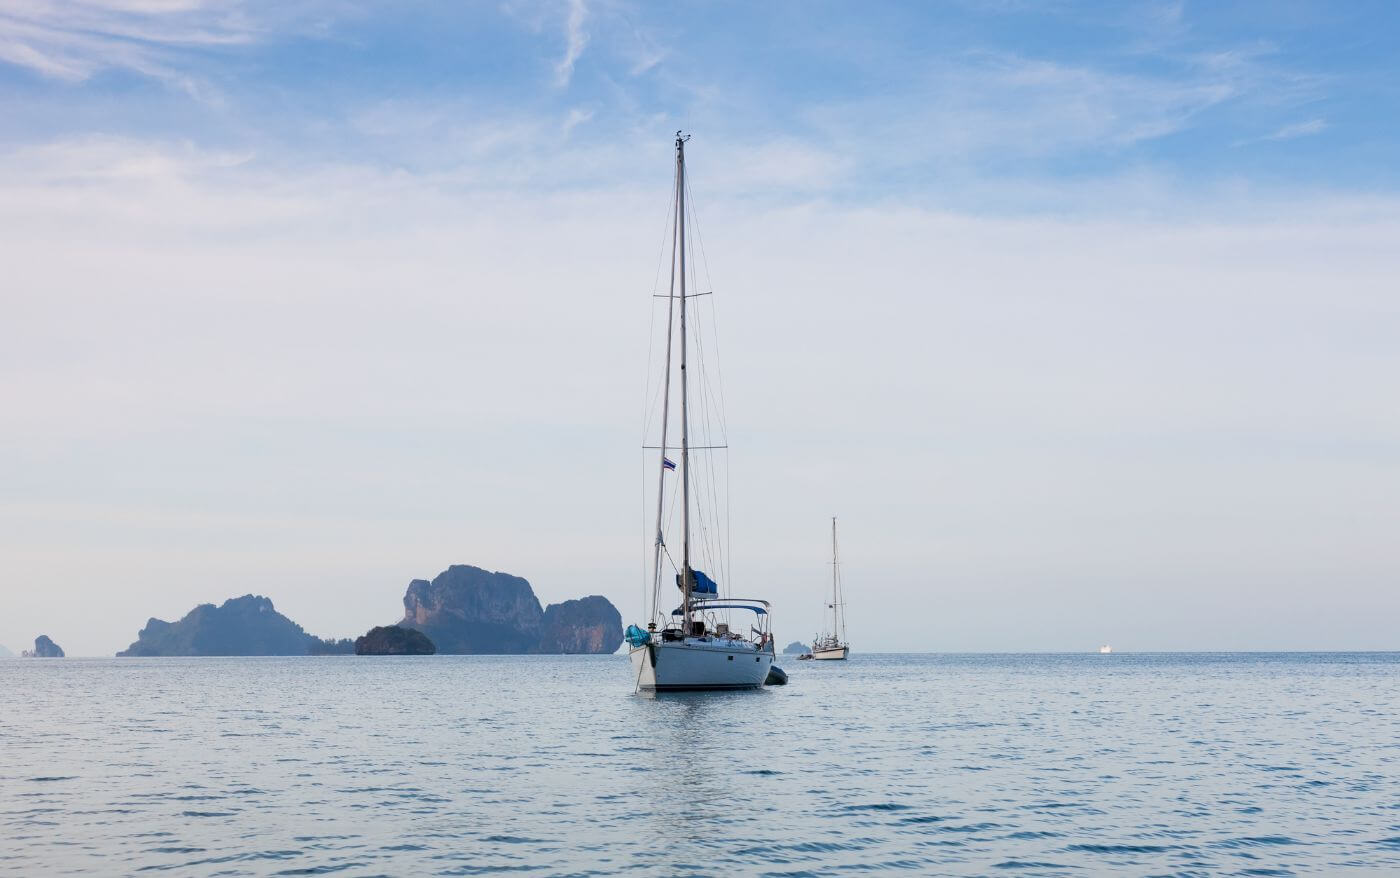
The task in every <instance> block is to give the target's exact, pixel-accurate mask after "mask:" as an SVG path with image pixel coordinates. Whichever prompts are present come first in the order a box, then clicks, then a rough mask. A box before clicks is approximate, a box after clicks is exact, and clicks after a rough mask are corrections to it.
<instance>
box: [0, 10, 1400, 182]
mask: <svg viewBox="0 0 1400 878" xmlns="http://www.w3.org/2000/svg"><path fill="white" fill-rule="evenodd" d="M1396 26H1397V25H1396V12H1395V10H1394V9H1393V7H1392V6H1390V5H1388V4H1384V3H1349V4H1345V5H1344V6H1340V7H1338V6H1336V5H1335V4H1322V3H1303V2H1281V3H1272V2H1271V3H1254V4H1250V3H1243V4H1204V3H1196V4H1192V3H1185V2H1164V3H1128V4H1116V3H1109V4H1088V3H1058V2H1052V3H1019V2H987V3H979V2H944V3H926V4H861V5H860V6H859V7H856V6H852V5H845V4H811V3H801V4H799V3H768V4H747V3H732V4H725V3H705V4H692V5H682V6H678V7H675V8H671V7H667V8H659V7H652V6H647V5H629V4H622V3H583V4H570V3H542V4H537V3H504V4H484V3H483V4H432V3H417V4H394V5H392V6H386V5H375V4H356V3H344V4H339V3H325V2H310V3H289V4H276V5H275V6H272V5H263V6H259V5H247V4H239V3H200V2H193V0H191V2H169V3H163V2H141V0H132V2H129V3H127V2H111V3H91V4H87V3H48V2H31V3H23V4H18V5H17V6H16V7H14V9H13V11H10V12H7V13H4V14H0V27H3V31H0V33H3V36H0V39H3V40H4V42H3V43H2V44H0V45H3V46H4V49H3V53H2V55H3V57H4V58H5V59H6V60H8V61H9V62H10V63H9V64H5V65H3V66H0V77H3V79H0V85H3V90H4V95H5V98H4V100H5V104H6V114H5V122H4V127H3V137H4V139H5V141H6V142H8V143H10V144H12V145H18V144H23V143H32V142H35V141H42V140H46V139H54V138H62V137H72V136H78V135H86V134H92V133H98V132H100V133H102V134H105V135H121V136H128V137H141V138H144V137H159V138H171V139H180V140H189V141H191V142H193V143H195V144H196V145H198V146H200V147H201V148H219V149H230V150H235V151H240V152H242V151H246V152H247V153H249V154H251V155H252V156H254V157H255V158H254V160H255V161H258V162H264V163H269V164H275V165H283V164H285V165H296V164H298V163H304V162H326V161H334V162H346V161H351V162H368V163H374V164H378V165H383V166H386V167H396V168H404V169H407V170H409V171H413V172H423V171H432V170H440V169H445V168H452V167H455V166H460V165H462V164H465V163H467V162H470V161H472V160H474V159H475V160H481V159H488V158H489V159H494V160H497V161H501V162H506V161H508V159H509V158H510V157H512V156H515V157H519V153H520V151H521V150H522V148H523V149H524V150H525V151H526V152H527V154H528V156H529V158H530V159H531V160H532V161H540V162H543V161H547V160H549V159H551V158H553V159H556V160H557V159H562V158H564V157H565V156H568V155H570V151H571V150H576V151H578V152H580V153H584V154H591V155H593V156H594V160H593V161H592V162H588V163H584V164H582V165H581V166H579V167H567V170H565V169H562V168H561V169H560V171H559V173H557V174H551V175H549V176H548V177H546V178H545V180H546V181H547V185H578V186H584V187H586V186H595V185H599V184H612V183H615V182H616V181H617V179H618V177H620V176H625V175H627V174H628V171H629V168H630V162H628V161H626V160H625V159H621V160H619V159H616V158H614V159H613V160H612V161H607V160H605V159H604V157H602V156H597V155H596V153H597V152H598V151H599V150H602V151H604V152H606V153H608V154H609V155H610V156H613V157H615V156H616V155H617V154H618V153H619V152H620V150H618V148H617V142H618V140H619V139H620V138H626V139H638V138H643V137H646V136H648V135H653V134H654V132H655V131H657V130H659V129H664V128H666V127H668V126H669V127H680V126H685V127H690V128H693V129H696V130H698V131H703V132H704V133H705V134H706V135H707V136H710V137H713V138H716V139H721V138H722V139H723V141H724V142H726V143H732V144H735V145H736V146H749V147H756V146H758V145H760V144H769V145H770V146H771V147H772V148H774V149H776V150H778V151H779V152H781V151H782V149H783V147H784V146H786V147H788V148H789V149H790V150H791V151H793V152H794V153H796V154H797V160H799V161H801V160H802V159H803V158H804V157H805V164H804V165H803V167H802V168H801V169H799V170H792V171H790V172H789V173H787V174H777V175H775V179H774V180H773V181H772V185H771V188H773V189H781V188H787V189H790V190H797V191H798V192H802V193H806V194H821V195H830V196H833V197H843V198H855V199H867V198H877V197H901V198H916V199H926V200H928V201H930V202H933V203H944V202H961V201H967V202H969V204H968V205H967V206H973V204H975V203H976V201H977V195H976V194H975V193H976V191H977V189H978V184H980V183H985V182H987V181H988V180H994V181H996V182H997V183H998V184H1005V183H1006V182H1007V181H1027V182H1028V183H1036V184H1039V183H1044V182H1050V183H1052V184H1063V183H1069V184H1073V183H1077V182H1081V181H1084V180H1093V179H1104V178H1117V177H1121V176H1125V175H1131V176H1140V175H1148V176H1152V177H1154V178H1160V179H1163V180H1166V181H1169V185H1171V186H1172V187H1174V188H1175V187H1182V186H1184V187H1187V188H1189V189H1205V190H1210V189H1211V188H1212V187H1222V186H1240V185H1248V186H1263V187H1270V188H1296V187H1339V188H1342V189H1346V190H1350V191H1355V192H1362V193H1370V192H1375V191H1391V190H1393V188H1394V186H1395V183H1396V177H1395V172H1394V169H1393V163H1392V162H1389V161H1387V160H1386V158H1387V156H1389V155H1390V154H1392V153H1393V152H1394V151H1395V147H1396V140H1397V124H1400V123H1397V122H1396V119H1397V118H1400V113H1397V112H1396V110H1397V109H1400V108H1397V102H1398V99H1400V95H1397V88H1400V86H1398V85H1397V82H1400V77H1397V75H1396V73H1397V70H1396V65H1397V62H1396V59H1395V56H1394V53H1393V51H1391V37H1392V36H1393V34H1394V32H1395V28H1396ZM550 135H552V136H550ZM546 138H548V145H546V144H545V143H543V142H540V141H542V140H545V139H546ZM561 146H564V147H567V149H566V150H565V151H562V152H560V151H557V149H556V148H557V147H561ZM621 152H623V153H624V154H625V150H621ZM561 164H564V165H565V166H568V165H569V164H570V163H569V162H561ZM531 167H532V170H533V165H532V166H531ZM1027 197H1028V198H1034V196H1029V195H1028V196H1027ZM1005 198H1006V197H1005V196H1003V197H999V198H996V199H994V200H993V202H992V203H993V204H994V205H995V206H998V207H1003V206H1004V207H1006V208H1007V209H1015V208H1016V207H1018V205H1017V204H1015V203H1014V199H1013V200H1012V203H1010V204H1006V203H1005Z"/></svg>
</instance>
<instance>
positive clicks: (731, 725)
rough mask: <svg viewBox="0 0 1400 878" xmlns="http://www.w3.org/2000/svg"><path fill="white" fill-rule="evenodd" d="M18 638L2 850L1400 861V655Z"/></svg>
mask: <svg viewBox="0 0 1400 878" xmlns="http://www.w3.org/2000/svg"><path fill="white" fill-rule="evenodd" d="M781 664H783V665H784V667H785V668H786V669H787V670H788V671H789V672H790V674H791V678H792V679H791V683H790V684H789V685H788V686H787V687H785V688H772V689H766V690H763V691H759V692H748V693H721V694H713V695H711V694H679V695H663V696H659V697H648V696H641V695H634V694H632V691H631V679H630V676H629V670H628V666H627V662H626V660H625V659H624V658H618V657H582V656H575V657H555V656H541V657H465V656H463V657H457V656H437V657H428V658H376V659H369V658H361V659H357V658H354V657H325V658H292V659H280V658H278V659H265V658H264V659H106V660H81V659H79V660H74V659H65V660H46V661H5V662H0V874H4V875H25V876H30V875H67V874H96V875H122V874H135V873H138V872H139V873H142V874H150V873H159V872H167V873H169V874H173V875H181V876H183V875H196V876H214V875H218V876H232V875H312V874H329V873H337V874H342V875H347V876H349V875H394V876H400V875H480V874H489V873H494V872H519V873H529V874H539V875H612V874H618V873H628V872H631V873H645V874H651V875H775V876H778V875H781V876H807V875H813V876H815V875H831V874H850V873H865V872H891V873H893V872H907V873H912V874H921V875H937V874H951V875H964V874H1013V875H1076V874H1079V875H1084V874H1110V873H1122V874H1131V875H1149V874H1151V875H1169V874H1172V875H1289V874H1304V873H1324V874H1326V873H1336V872H1342V871H1354V872H1357V873H1368V872H1369V873H1372V874H1400V654H1309V655H1303V654H1286V655H1140V656H1135V655H1111V656H1098V655H1084V656H1068V655H1049V656H1047V655H1007V656H987V655H977V656H954V655H948V656H942V655H935V656H924V655H919V656H894V655H890V656H876V655H860V654H857V655H856V656H855V657H854V658H853V659H852V660H851V661H850V662H848V663H846V664H837V663H831V664H813V663H809V662H800V663H799V662H797V661H794V660H791V659H789V660H786V661H783V662H781Z"/></svg>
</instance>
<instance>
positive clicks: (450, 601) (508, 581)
mask: <svg viewBox="0 0 1400 878" xmlns="http://www.w3.org/2000/svg"><path fill="white" fill-rule="evenodd" d="M403 610H404V613H403V622H401V623H400V624H401V625H403V626H404V627H406V628H416V629H417V630H419V631H422V632H423V633H424V634H426V635H428V637H430V638H432V641H433V643H435V644H437V648H438V651H439V652H446V653H462V654H474V653H520V652H531V651H532V649H531V647H533V646H534V645H535V640H536V638H537V637H538V631H539V627H540V620H541V619H542V618H543V617H544V611H543V610H541V609H540V602H539V599H538V598H536V597H535V592H534V590H533V589H531V588H530V583H528V582H526V581H525V580H523V579H521V578H520V577H519V576H511V575H510V574H509V573H492V572H490V571H488V570H482V569H481V568H480V567H472V566H471V565H469V564H454V565H452V566H451V567H449V568H447V569H446V570H444V571H443V572H441V573H439V574H438V575H437V577H436V578H435V579H434V580H433V581H432V582H428V581H426V580H422V579H415V580H413V581H412V582H410V583H409V584H408V591H407V592H406V593H405V594H404V596H403Z"/></svg>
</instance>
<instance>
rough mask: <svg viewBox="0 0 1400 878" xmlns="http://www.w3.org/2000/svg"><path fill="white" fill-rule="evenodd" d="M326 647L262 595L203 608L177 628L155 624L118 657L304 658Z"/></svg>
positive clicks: (159, 621) (157, 621)
mask: <svg viewBox="0 0 1400 878" xmlns="http://www.w3.org/2000/svg"><path fill="white" fill-rule="evenodd" d="M321 644H322V641H321V640H320V639H319V638H317V637H314V636H312V635H310V634H307V633H306V632H305V631H303V630H302V627H301V626H300V625H298V624H297V623H295V622H293V621H292V620H291V619H288V618H287V617H286V616H284V615H282V614H281V613H279V612H277V610H276V609H275V608H274V607H273V606H272V601H270V600H268V599H267V598H265V597H262V596H261V595H251V594H249V595H244V596H243V597H241V598H230V599H229V600H226V601H224V602H223V604H222V605H220V606H217V607H216V606H214V605H213V604H200V605H199V606H197V607H195V608H194V609H193V610H190V611H189V612H188V613H186V614H185V617H184V618H183V619H181V620H180V621H178V622H166V621H164V620H162V619H151V620H150V621H148V622H147V623H146V627H145V628H142V629H141V633H140V634H139V635H137V638H136V642H135V643H133V644H131V646H129V647H127V648H126V649H125V650H124V651H122V652H119V653H117V655H119V656H159V655H306V654H307V653H309V652H312V651H313V647H316V646H318V645H321Z"/></svg>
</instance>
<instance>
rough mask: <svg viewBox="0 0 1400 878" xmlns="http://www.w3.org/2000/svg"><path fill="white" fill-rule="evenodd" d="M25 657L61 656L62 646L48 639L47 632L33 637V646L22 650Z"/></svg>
mask: <svg viewBox="0 0 1400 878" xmlns="http://www.w3.org/2000/svg"><path fill="white" fill-rule="evenodd" d="M24 657H25V658H63V647H61V646H59V645H58V644H57V643H54V642H53V641H52V640H50V639H49V636H48V635H47V634H40V635H39V636H38V637H36V638H34V648H33V649H26V650H25V651H24Z"/></svg>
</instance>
